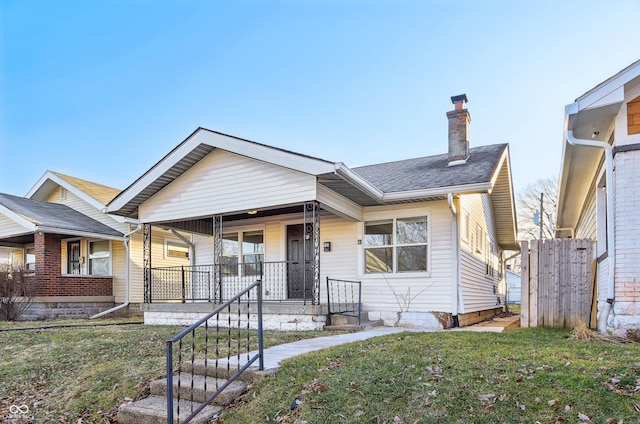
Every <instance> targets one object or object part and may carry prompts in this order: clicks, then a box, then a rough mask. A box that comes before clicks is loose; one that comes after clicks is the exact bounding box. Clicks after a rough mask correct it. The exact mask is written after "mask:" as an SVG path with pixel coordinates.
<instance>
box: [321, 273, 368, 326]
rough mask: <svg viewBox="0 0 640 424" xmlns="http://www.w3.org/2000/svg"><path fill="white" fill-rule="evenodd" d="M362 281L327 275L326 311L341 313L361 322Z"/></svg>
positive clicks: (330, 314) (330, 313) (334, 313)
mask: <svg viewBox="0 0 640 424" xmlns="http://www.w3.org/2000/svg"><path fill="white" fill-rule="evenodd" d="M361 289H362V282H360V281H350V280H338V279H335V278H329V277H327V312H328V314H329V317H331V316H332V315H343V316H347V317H354V318H357V319H358V325H360V323H361V322H362V320H361V315H362V290H361Z"/></svg>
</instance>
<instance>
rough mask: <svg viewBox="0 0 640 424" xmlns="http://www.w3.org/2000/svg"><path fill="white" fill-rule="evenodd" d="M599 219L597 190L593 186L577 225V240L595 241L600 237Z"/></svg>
mask: <svg viewBox="0 0 640 424" xmlns="http://www.w3.org/2000/svg"><path fill="white" fill-rule="evenodd" d="M597 219H598V217H597V205H596V188H595V185H592V186H591V189H590V190H589V194H588V195H587V198H586V199H585V203H584V205H583V208H582V211H581V215H580V219H579V220H578V224H577V225H576V230H575V238H587V239H591V240H595V239H596V238H597V236H598V230H597Z"/></svg>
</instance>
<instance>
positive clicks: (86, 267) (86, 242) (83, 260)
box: [80, 239, 113, 277]
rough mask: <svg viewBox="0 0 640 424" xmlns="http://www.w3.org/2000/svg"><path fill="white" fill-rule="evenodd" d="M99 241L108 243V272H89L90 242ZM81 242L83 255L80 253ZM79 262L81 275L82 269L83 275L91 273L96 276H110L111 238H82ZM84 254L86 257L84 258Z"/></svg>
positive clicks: (111, 261)
mask: <svg viewBox="0 0 640 424" xmlns="http://www.w3.org/2000/svg"><path fill="white" fill-rule="evenodd" d="M101 241H106V242H108V243H109V261H108V262H107V263H108V266H109V272H108V273H106V274H91V273H90V268H91V267H90V262H91V243H96V242H101ZM83 244H84V252H85V255H82V252H83ZM80 255H81V256H80V264H81V267H80V269H81V275H82V271H84V275H92V276H97V277H106V276H111V275H113V243H112V242H111V240H105V239H88V240H84V243H83V240H81V241H80ZM85 256H86V258H85Z"/></svg>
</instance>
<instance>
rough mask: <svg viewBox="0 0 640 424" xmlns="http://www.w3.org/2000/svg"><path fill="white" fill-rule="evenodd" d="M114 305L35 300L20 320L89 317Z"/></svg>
mask: <svg viewBox="0 0 640 424" xmlns="http://www.w3.org/2000/svg"><path fill="white" fill-rule="evenodd" d="M114 306H115V303H113V302H33V303H31V304H30V305H29V306H28V307H27V309H26V310H25V311H24V313H23V314H22V315H21V316H20V317H19V318H18V321H47V320H52V319H71V318H89V317H90V316H92V315H95V314H97V313H100V312H102V311H106V310H107V309H109V308H113V307H114Z"/></svg>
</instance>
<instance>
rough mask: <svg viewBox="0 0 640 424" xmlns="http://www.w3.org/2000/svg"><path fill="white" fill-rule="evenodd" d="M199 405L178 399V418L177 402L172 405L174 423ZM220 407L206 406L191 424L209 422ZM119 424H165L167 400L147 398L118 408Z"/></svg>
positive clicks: (219, 410)
mask: <svg viewBox="0 0 640 424" xmlns="http://www.w3.org/2000/svg"><path fill="white" fill-rule="evenodd" d="M199 405H200V404H199V403H191V402H190V401H188V400H184V399H180V416H179V417H178V402H174V403H173V418H174V422H175V423H179V422H180V421H179V419H180V420H184V419H185V418H187V417H188V416H189V414H190V413H191V411H192V410H194V409H196V408H197V407H198V406H199ZM222 409H223V408H222V407H221V406H216V405H207V406H205V408H204V409H203V410H202V411H201V412H200V413H199V414H198V415H196V416H195V418H194V419H193V420H191V421H190V422H191V423H196V424H204V423H209V422H211V421H212V420H213V419H214V418H215V417H216V416H218V415H219V414H220V412H221V411H222ZM118 423H119V424H166V423H167V398H166V397H164V396H149V397H148V398H145V399H141V400H138V401H135V402H132V403H127V404H125V405H122V406H120V408H119V409H118Z"/></svg>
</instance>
